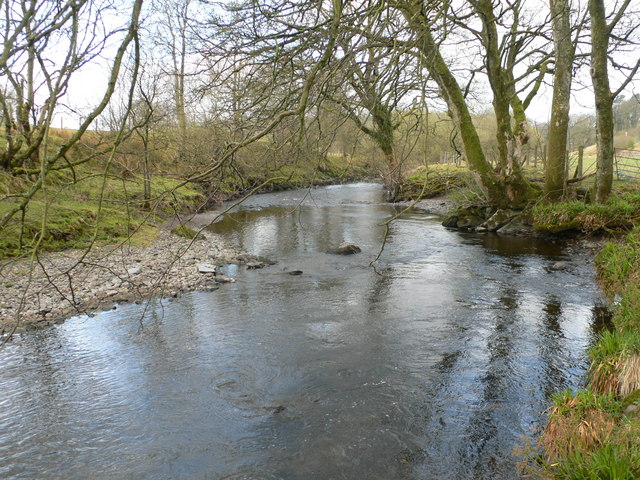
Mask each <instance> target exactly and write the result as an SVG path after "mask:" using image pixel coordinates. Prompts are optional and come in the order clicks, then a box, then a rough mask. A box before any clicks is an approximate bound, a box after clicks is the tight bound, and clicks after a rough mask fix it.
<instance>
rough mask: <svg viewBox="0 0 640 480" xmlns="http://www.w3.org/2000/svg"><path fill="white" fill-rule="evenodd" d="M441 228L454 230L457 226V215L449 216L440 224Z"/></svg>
mask: <svg viewBox="0 0 640 480" xmlns="http://www.w3.org/2000/svg"><path fill="white" fill-rule="evenodd" d="M442 226H443V227H448V228H456V227H457V226H458V215H449V216H448V217H447V218H445V219H444V221H443V222H442Z"/></svg>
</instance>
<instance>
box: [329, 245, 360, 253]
mask: <svg viewBox="0 0 640 480" xmlns="http://www.w3.org/2000/svg"><path fill="white" fill-rule="evenodd" d="M361 251H362V249H361V248H360V247H359V246H357V245H354V244H353V243H343V244H342V245H340V246H338V248H336V249H335V250H334V252H333V253H337V254H338V255H353V254H354V253H360V252H361Z"/></svg>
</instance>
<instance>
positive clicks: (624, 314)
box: [534, 191, 640, 480]
mask: <svg viewBox="0 0 640 480" xmlns="http://www.w3.org/2000/svg"><path fill="white" fill-rule="evenodd" d="M534 217H535V218H536V222H538V224H539V225H540V226H545V227H547V228H549V227H551V226H552V225H553V224H556V225H558V226H562V227H563V228H564V227H567V226H571V227H572V228H577V229H580V230H582V231H584V232H593V231H596V230H615V231H616V232H620V231H621V230H627V231H628V233H627V234H626V235H623V236H621V237H620V238H618V239H615V240H612V241H609V242H608V243H607V244H606V245H605V246H604V247H603V248H602V250H601V251H600V253H599V254H598V256H597V258H596V265H597V272H598V279H599V282H600V283H601V285H602V287H603V289H604V290H605V292H606V293H607V295H608V296H609V297H610V298H611V300H612V305H613V322H612V325H611V328H610V329H609V330H608V331H605V332H604V333H603V334H602V335H601V336H600V338H599V340H598V342H597V343H596V344H595V345H593V346H592V347H591V348H590V349H589V352H588V354H589V358H590V361H591V366H590V368H589V373H588V378H587V383H586V387H585V388H584V389H582V390H580V391H578V392H577V393H575V394H574V393H572V392H571V391H566V392H562V393H559V394H557V395H556V396H555V397H554V398H553V406H552V408H551V413H550V416H549V421H548V424H547V427H546V429H545V431H544V433H543V435H542V438H541V446H542V450H543V452H544V455H543V457H541V458H540V466H541V470H540V471H539V472H538V473H539V475H540V476H541V477H542V478H558V479H560V478H562V479H611V480H614V479H615V480H627V479H628V480H631V479H638V478H640V227H638V226H637V225H638V219H640V194H639V193H638V192H633V191H631V192H629V191H628V192H619V193H617V194H616V195H614V196H613V197H612V198H611V199H610V200H609V201H608V202H607V203H606V204H604V205H590V204H585V203H584V202H568V203H560V204H556V205H549V206H540V207H537V208H536V209H535V210H534ZM630 229H631V230H630Z"/></svg>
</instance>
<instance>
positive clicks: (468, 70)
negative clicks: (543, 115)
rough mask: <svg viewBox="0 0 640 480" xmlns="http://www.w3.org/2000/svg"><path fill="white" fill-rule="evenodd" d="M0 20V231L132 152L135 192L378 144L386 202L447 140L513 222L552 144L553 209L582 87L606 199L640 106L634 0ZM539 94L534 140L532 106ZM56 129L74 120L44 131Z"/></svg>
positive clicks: (67, 10) (97, 11)
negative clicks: (530, 167) (84, 171)
mask: <svg viewBox="0 0 640 480" xmlns="http://www.w3.org/2000/svg"><path fill="white" fill-rule="evenodd" d="M0 11H2V16H3V20H4V21H3V26H2V30H1V35H2V44H3V46H2V53H1V54H0V72H1V73H0V75H1V76H2V82H1V83H0V119H1V121H2V129H1V130H0V131H1V133H2V135H1V136H2V140H1V142H2V145H1V146H2V152H1V153H0V167H1V168H2V169H4V170H5V171H6V172H10V173H11V174H12V175H17V176H20V175H23V176H25V178H29V179H30V181H29V184H28V188H27V189H26V190H25V191H23V192H17V193H10V194H8V196H7V197H6V198H9V197H11V201H12V203H11V208H9V209H5V210H4V211H3V214H2V218H1V219H0V227H1V226H3V225H6V223H7V222H8V221H9V220H10V219H11V218H13V217H14V216H16V215H19V214H20V212H23V211H24V209H25V208H26V206H27V205H28V202H29V201H30V199H31V198H33V196H34V195H36V193H38V192H41V191H42V190H43V189H45V190H46V186H47V178H48V177H49V176H50V175H51V174H52V173H53V172H56V171H60V170H62V171H75V169H77V168H79V167H80V166H81V165H87V164H91V163H92V162H96V161H100V162H102V164H107V165H108V164H110V163H112V162H115V161H116V160H118V159H121V158H122V155H123V151H125V150H126V148H125V145H127V142H129V143H128V145H131V144H132V142H134V143H137V144H138V145H139V146H140V147H139V149H138V150H136V160H135V161H136V162H137V163H136V164H137V165H140V169H141V170H142V172H143V176H144V178H145V188H148V184H149V177H150V175H151V174H152V172H153V171H154V170H158V169H167V168H169V169H171V168H173V169H177V170H179V171H180V172H181V173H182V175H183V176H184V178H185V182H191V181H208V182H213V181H215V180H214V179H215V176H216V175H217V174H220V173H221V172H225V171H233V170H235V171H236V172H240V173H242V172H241V171H242V168H243V165H244V164H248V163H250V161H251V160H252V159H255V158H256V157H260V159H261V160H260V161H261V162H263V163H264V164H266V165H268V164H269V162H272V161H275V159H278V158H281V159H283V161H285V162H286V161H293V159H295V161H299V162H300V161H303V162H317V161H319V160H318V159H322V158H323V157H324V156H326V154H327V152H329V151H331V150H333V151H334V152H335V150H336V149H339V150H341V151H342V154H343V155H349V154H350V152H353V151H355V150H356V149H357V150H358V151H359V152H365V151H366V150H367V148H370V147H371V148H375V150H376V155H375V156H379V157H380V158H381V165H382V166H381V169H382V175H383V177H384V180H385V182H386V184H387V186H388V188H389V190H390V191H391V192H394V191H396V190H397V189H398V188H399V185H400V184H401V183H402V180H403V178H402V172H403V163H404V161H405V160H406V159H407V158H410V157H412V156H413V157H412V158H415V157H416V156H418V157H422V158H423V159H424V160H425V161H430V160H431V161H433V152H434V151H443V150H444V149H445V148H446V147H442V145H439V142H440V143H442V142H446V143H448V144H449V147H450V148H452V149H453V150H454V151H456V152H457V155H459V156H460V157H461V158H463V159H464V160H465V161H466V163H467V165H468V167H469V168H470V169H471V171H472V172H473V174H474V176H475V179H476V181H477V183H478V186H479V187H480V189H481V191H482V194H483V196H484V198H485V200H486V201H487V202H488V203H490V204H492V205H496V206H503V207H504V206H508V207H515V208H518V207H522V206H524V205H526V204H527V202H529V201H530V200H531V199H532V198H534V197H537V196H538V195H539V192H537V191H536V189H535V188H534V187H533V186H532V185H531V184H530V183H529V182H528V181H527V179H526V178H525V176H524V172H523V166H524V164H525V162H526V159H527V158H528V157H530V155H531V152H530V150H531V148H532V144H533V143H534V142H538V143H539V138H536V137H539V136H540V132H541V131H542V130H544V135H545V136H546V141H545V143H546V144H547V148H546V159H545V160H546V161H545V186H544V196H545V198H547V199H549V200H551V201H553V200H557V199H561V198H563V196H564V194H565V192H566V189H567V182H566V180H567V179H566V178H565V175H566V174H565V172H566V170H567V168H566V162H567V161H568V159H567V151H568V150H569V148H570V144H569V141H570V137H569V131H570V129H571V128H572V125H571V124H572V121H573V122H574V123H575V124H576V125H578V122H577V121H576V117H572V116H571V111H570V99H571V95H572V93H575V92H576V91H580V95H581V96H582V95H589V96H592V97H593V103H594V104H595V112H594V117H589V116H583V117H582V121H584V125H588V127H586V128H585V129H584V130H583V133H584V135H585V138H589V139H590V138H591V137H592V136H593V134H592V133H590V132H593V130H592V129H594V130H595V137H596V138H595V140H596V143H597V145H598V150H597V173H596V182H595V200H596V201H598V202H602V201H604V200H606V198H607V197H608V196H609V194H610V192H611V187H612V181H613V155H614V143H615V141H616V139H615V136H614V124H615V123H618V126H619V127H622V128H633V127H635V125H636V124H637V116H638V109H637V103H638V102H637V98H636V97H635V96H631V98H629V99H627V100H626V101H622V99H623V95H625V94H626V95H628V93H627V92H628V89H629V87H631V86H633V82H634V80H635V78H636V76H637V72H638V68H640V52H639V51H638V49H637V44H638V40H639V38H638V37H639V34H640V32H639V30H640V6H639V5H637V3H634V2H632V1H631V0H615V1H611V2H606V3H605V2H604V0H589V1H588V2H587V4H586V5H585V4H582V3H579V2H572V1H570V0H549V1H548V2H546V3H545V2H525V1H524V0H459V1H455V0H447V1H444V2H442V1H437V2H436V1H431V0H421V1H419V0H394V1H379V0H359V1H349V2H346V1H344V0H331V1H313V0H304V1H302V0H285V1H280V0H279V1H275V0H274V1H270V0H266V1H256V0H236V1H233V2H204V1H201V2H197V1H195V0H134V1H130V2H123V3H121V4H118V5H117V6H116V5H114V4H113V3H112V2H110V1H107V0H97V1H96V0H93V1H89V0H73V1H71V0H69V1H66V2H65V1H62V2H38V1H36V0H1V1H0ZM94 63H101V65H103V69H104V71H105V72H106V73H105V74H104V76H105V79H103V80H102V81H100V82H96V92H95V94H96V97H97V98H98V100H96V101H95V103H94V105H92V106H91V107H90V108H88V109H87V108H85V109H82V110H80V109H79V107H78V106H77V105H75V104H74V102H73V99H74V91H73V90H74V88H77V84H74V81H75V79H76V78H77V77H78V76H80V75H82V72H83V70H85V69H87V68H88V67H89V66H90V65H92V64H94ZM547 87H548V88H551V89H552V92H553V93H552V100H551V104H550V106H549V111H550V116H549V118H550V120H549V122H548V123H547V124H546V125H545V126H544V128H543V129H541V128H540V126H536V125H535V124H532V122H531V121H530V120H529V117H528V115H527V112H528V111H529V110H530V109H531V107H532V105H536V102H540V98H541V97H540V96H541V92H542V91H543V90H544V89H545V88H547ZM623 107H626V109H625V108H623ZM623 112H626V113H623ZM616 115H617V116H618V118H616ZM63 117H64V118H77V119H79V120H78V125H77V126H74V128H73V129H71V130H69V131H68V132H66V133H64V134H63V133H60V132H58V133H56V131H55V126H56V123H55V122H56V119H58V118H63ZM634 122H635V123H634ZM576 125H573V128H574V129H576ZM91 132H93V133H92V134H91V136H90V135H89V134H90V133H91ZM590 136H591V137H590ZM489 137H490V138H489ZM89 139H91V140H89ZM365 146H366V147H365ZM361 155H366V153H361ZM125 156H126V155H125ZM373 156H374V155H372V157H373ZM160 158H161V160H162V162H161V163H162V166H161V167H160V166H158V164H159V162H160V160H159V159H160ZM149 196H150V193H149V192H147V194H146V195H145V197H146V199H147V201H148V200H149Z"/></svg>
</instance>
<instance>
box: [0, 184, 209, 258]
mask: <svg viewBox="0 0 640 480" xmlns="http://www.w3.org/2000/svg"><path fill="white" fill-rule="evenodd" d="M81 173H82V175H79V176H78V178H79V180H77V181H74V180H73V179H72V178H71V177H70V176H67V175H63V174H58V175H56V176H55V178H51V179H50V183H49V185H48V186H47V187H46V188H45V190H44V191H42V192H40V193H38V194H37V195H36V197H35V198H34V199H33V200H32V201H31V202H30V203H29V205H28V207H27V209H26V211H25V215H24V221H22V218H21V215H20V213H18V214H17V215H16V216H15V217H14V219H13V220H12V221H11V222H10V223H9V224H8V225H7V227H5V228H4V229H3V231H2V232H1V233H2V235H1V236H0V256H1V257H11V256H20V255H24V254H26V253H28V252H29V251H30V249H31V248H32V247H33V246H34V245H35V243H36V242H37V241H39V239H40V237H41V236H42V235H41V233H42V232H43V231H44V237H43V238H42V240H41V244H40V247H41V248H42V249H45V250H60V249H65V248H83V247H86V246H88V245H89V244H90V243H91V242H92V241H96V242H98V243H116V242H122V241H125V240H130V241H132V242H133V243H134V244H137V245H141V244H148V243H150V242H151V241H152V240H153V239H154V238H155V234H156V231H157V230H156V224H157V221H158V220H159V218H160V216H159V215H160V214H168V213H171V212H173V211H176V210H177V211H180V210H185V209H189V208H193V207H194V206H195V205H197V204H198V202H200V201H202V195H201V194H200V193H199V192H198V191H196V190H194V189H193V188H189V187H181V188H179V189H176V186H177V185H178V181H177V180H174V179H168V178H162V177H156V178H153V180H152V198H153V201H152V205H153V208H152V210H150V211H145V210H143V209H142V191H143V187H142V181H141V179H140V178H137V177H132V178H127V179H125V180H123V179H120V178H114V177H108V178H106V179H105V177H104V176H103V175H100V174H97V173H95V172H91V171H84V172H81ZM103 184H104V189H103ZM27 186H28V184H27V182H26V181H25V180H24V179H22V178H20V177H11V176H9V175H6V174H3V175H1V176H0V189H2V191H3V193H5V194H16V193H19V192H20V191H24V189H25V188H26V187H27ZM102 192H104V193H103V194H102ZM18 200H19V199H12V198H6V197H5V198H3V199H2V200H1V201H0V215H4V214H5V213H6V212H8V211H9V210H10V209H12V208H13V207H14V206H15V205H16V202H17V201H18ZM43 224H45V225H46V229H44V230H43V228H42V226H43Z"/></svg>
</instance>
